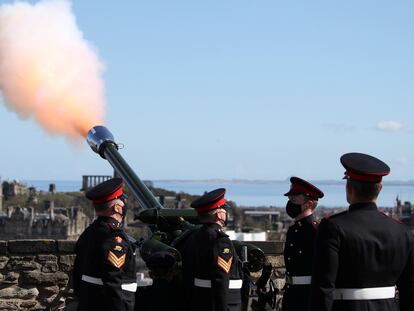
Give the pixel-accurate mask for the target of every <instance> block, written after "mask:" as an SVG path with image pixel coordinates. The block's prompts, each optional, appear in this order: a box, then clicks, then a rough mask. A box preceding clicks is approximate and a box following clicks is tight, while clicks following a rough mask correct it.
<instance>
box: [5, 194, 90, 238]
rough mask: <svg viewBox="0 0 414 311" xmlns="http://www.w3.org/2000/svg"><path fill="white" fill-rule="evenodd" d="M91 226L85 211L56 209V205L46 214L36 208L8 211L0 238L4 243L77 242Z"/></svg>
mask: <svg viewBox="0 0 414 311" xmlns="http://www.w3.org/2000/svg"><path fill="white" fill-rule="evenodd" d="M88 225H89V218H88V217H87V216H86V215H85V214H84V213H83V212H82V208H80V207H72V208H56V207H54V204H53V201H52V202H50V206H49V208H48V210H47V211H45V213H35V212H34V208H33V207H27V208H22V207H19V206H16V207H8V208H7V211H6V214H4V213H3V214H2V215H1V216H0V236H1V237H2V239H3V240H11V239H58V240H60V239H62V240H76V239H77V238H78V237H79V235H80V234H81V233H82V232H83V231H84V230H85V228H86V227H87V226H88Z"/></svg>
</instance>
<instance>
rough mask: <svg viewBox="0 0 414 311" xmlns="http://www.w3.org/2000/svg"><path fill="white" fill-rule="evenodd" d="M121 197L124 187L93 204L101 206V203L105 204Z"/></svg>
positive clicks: (94, 201)
mask: <svg viewBox="0 0 414 311" xmlns="http://www.w3.org/2000/svg"><path fill="white" fill-rule="evenodd" d="M121 195H122V187H119V189H118V190H116V191H115V192H113V193H111V194H109V195H107V196H106V197H101V198H99V199H96V200H92V202H93V204H101V203H105V202H108V201H111V200H113V199H116V198H117V197H120V196H121Z"/></svg>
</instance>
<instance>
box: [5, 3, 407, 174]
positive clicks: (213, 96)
mask: <svg viewBox="0 0 414 311" xmlns="http://www.w3.org/2000/svg"><path fill="white" fill-rule="evenodd" d="M32 2H33V1H32ZM0 3H6V1H0ZM72 3H73V11H74V14H75V15H76V17H77V23H78V26H79V28H80V29H81V30H82V32H83V34H84V36H85V38H86V39H87V40H88V41H90V42H92V43H93V45H94V46H95V47H96V49H97V51H98V53H99V56H100V58H101V59H102V60H103V62H104V63H105V65H106V71H105V74H104V79H105V81H106V95H107V123H106V125H107V126H108V128H109V129H110V130H111V131H112V133H113V134H114V136H115V138H116V141H118V142H120V143H123V144H124V148H123V149H122V150H121V154H122V155H123V156H124V157H125V159H126V160H127V161H128V162H129V163H130V165H131V166H132V167H133V168H134V169H135V171H136V172H137V174H138V175H139V176H140V177H141V178H143V179H207V178H226V179H231V178H246V179H285V178H287V177H289V176H291V175H297V176H301V177H303V178H308V179H314V180H315V179H339V178H341V177H342V174H343V168H342V167H341V165H340V163H339V157H340V156H341V155H342V154H343V153H346V152H364V153H369V154H371V155H374V156H377V157H379V158H381V159H382V160H384V161H385V162H387V163H388V164H389V165H390V167H391V170H392V173H391V176H390V177H388V179H389V180H409V179H414V148H413V146H414V145H413V140H412V137H413V133H414V126H413V125H412V123H411V120H412V119H413V115H414V114H413V112H414V106H413V101H414V88H413V85H414V83H413V82H414V61H413V56H414V41H413V35H414V19H413V18H412V12H413V9H414V5H413V4H412V2H410V1H399V2H388V1H346V2H345V1H344V2H341V3H339V2H337V1H335V2H334V1H312V2H310V1H295V2H292V1H289V2H281V1H247V0H246V1H240V0H239V1H228V0H226V1H203V2H202V1H167V0H166V1H116V2H115V1H92V0H88V1H81V0H75V1H72ZM62 74H64V73H62ZM0 129H1V133H2V134H1V136H2V152H0V163H1V164H2V165H0V176H1V177H2V178H3V179H5V178H6V179H7V178H9V179H11V178H17V179H79V178H80V176H81V175H84V174H110V173H111V167H110V165H109V164H108V163H107V162H106V161H104V160H102V159H100V158H99V157H98V156H97V155H95V154H93V153H92V151H91V150H90V149H88V147H87V146H86V144H85V145H84V146H80V147H79V146H78V147H76V146H73V145H72V144H70V143H68V142H67V141H66V140H65V139H64V138H62V137H56V136H55V137H52V136H50V135H48V134H46V133H45V132H44V131H43V130H42V129H41V128H40V127H39V126H38V125H37V124H35V123H34V122H33V121H31V120H24V121H23V120H20V119H19V118H18V117H17V116H16V114H15V113H14V112H11V111H8V110H7V109H6V108H5V106H4V105H0Z"/></svg>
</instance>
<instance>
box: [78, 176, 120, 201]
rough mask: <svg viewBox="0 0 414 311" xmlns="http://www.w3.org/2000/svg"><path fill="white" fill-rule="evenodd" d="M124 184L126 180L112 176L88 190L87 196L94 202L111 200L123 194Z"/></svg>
mask: <svg viewBox="0 0 414 311" xmlns="http://www.w3.org/2000/svg"><path fill="white" fill-rule="evenodd" d="M123 185H124V181H123V180H122V179H121V178H111V179H108V180H106V181H104V182H103V183H100V184H99V185H96V186H95V187H93V188H92V189H90V190H88V191H87V192H86V197H87V198H88V199H89V200H91V201H92V203H93V204H102V203H105V202H109V201H112V200H114V199H116V198H119V197H121V196H122V195H123V191H122V186H123Z"/></svg>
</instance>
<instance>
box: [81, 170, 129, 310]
mask: <svg viewBox="0 0 414 311" xmlns="http://www.w3.org/2000/svg"><path fill="white" fill-rule="evenodd" d="M122 186H123V181H122V179H120V178H113V179H110V180H107V181H105V182H103V183H101V184H99V185H97V186H95V187H94V188H92V189H90V190H89V191H88V192H87V193H86V197H87V198H88V199H90V200H91V201H92V202H93V205H94V208H95V211H96V215H97V216H98V218H97V219H96V220H95V221H94V222H93V223H92V224H91V225H90V226H89V227H88V228H86V230H85V231H84V232H83V233H82V234H81V236H80V237H79V239H78V241H77V243H76V248H75V252H76V259H75V265H74V272H73V273H74V278H73V279H74V290H75V294H76V295H77V296H78V298H79V306H78V310H79V311H84V310H85V311H92V310H99V311H104V310H108V311H115V310H116V311H132V310H133V309H134V304H135V291H136V288H137V283H136V269H135V249H134V246H133V245H132V244H131V243H130V242H129V240H128V236H127V235H126V233H125V232H124V230H123V224H122V221H123V218H124V217H125V215H126V211H127V209H126V208H127V206H126V197H125V195H124V194H123V192H122Z"/></svg>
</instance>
